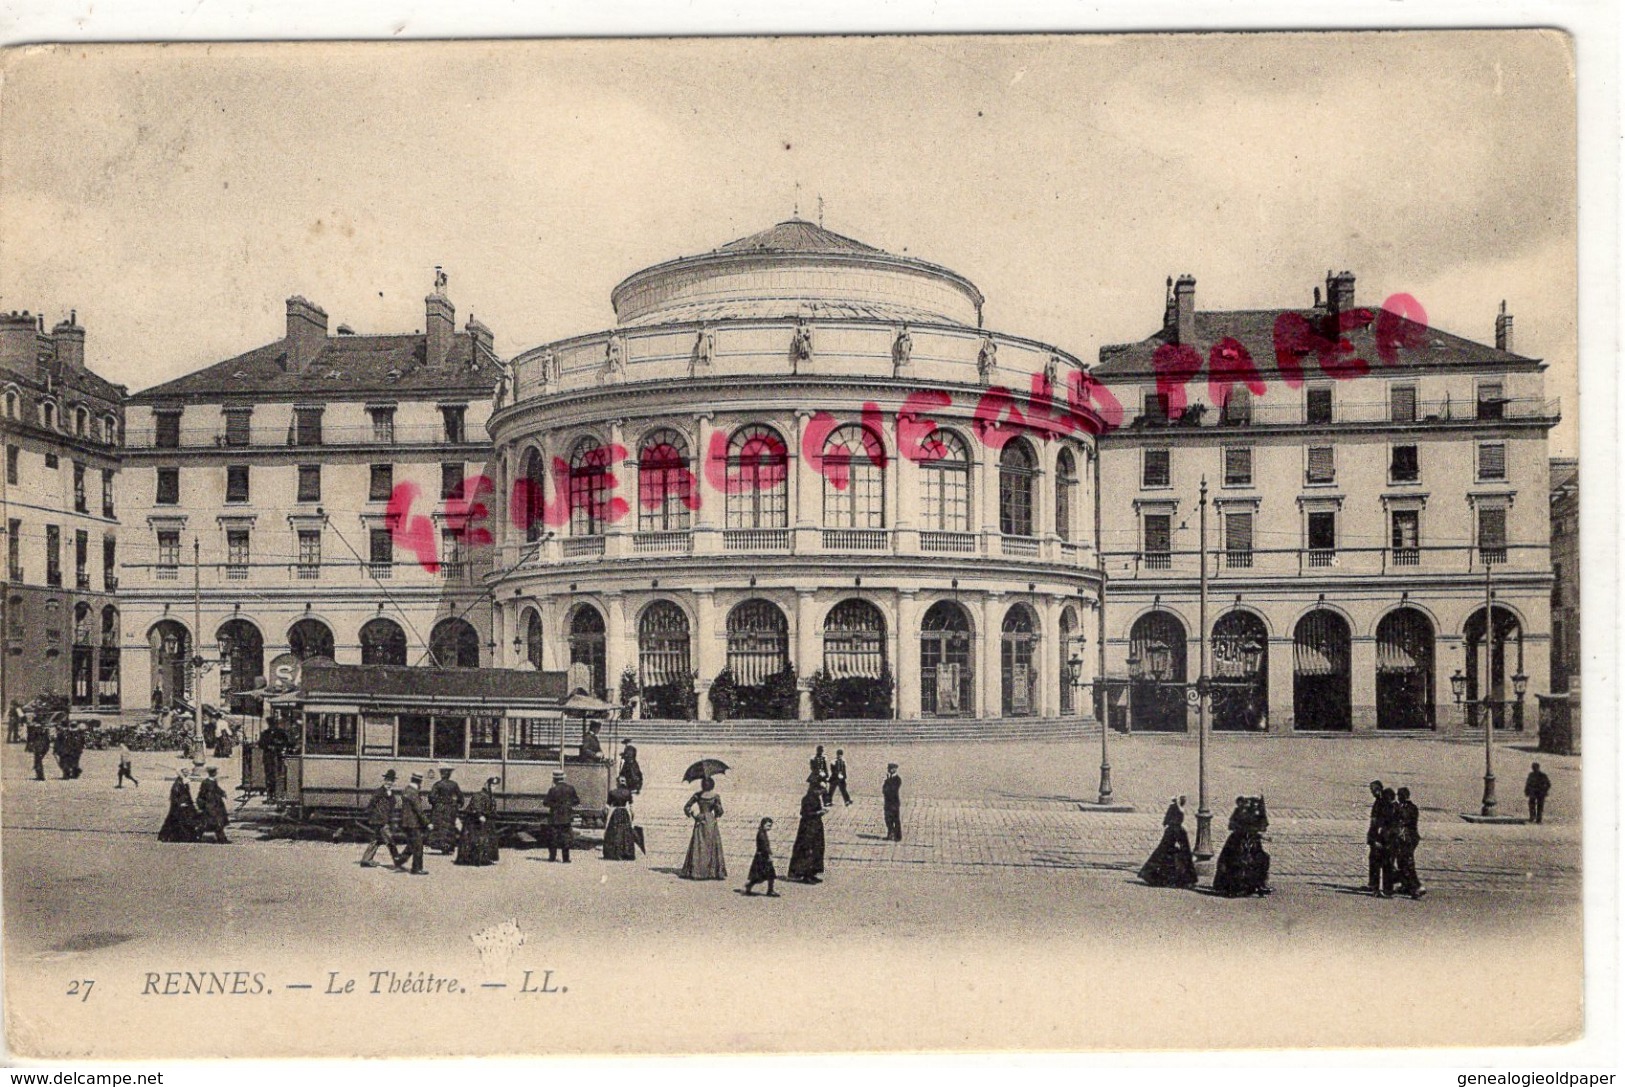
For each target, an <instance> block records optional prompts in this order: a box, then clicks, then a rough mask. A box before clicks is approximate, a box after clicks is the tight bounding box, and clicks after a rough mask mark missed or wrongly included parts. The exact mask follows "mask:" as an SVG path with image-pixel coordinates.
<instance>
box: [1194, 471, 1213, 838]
mask: <svg viewBox="0 0 1625 1087" xmlns="http://www.w3.org/2000/svg"><path fill="white" fill-rule="evenodd" d="M1199 505H1200V509H1201V517H1200V519H1199V523H1200V527H1199V530H1198V531H1199V532H1200V533H1201V544H1200V545H1199V547H1198V548H1197V551H1198V554H1199V555H1200V558H1201V562H1202V577H1201V582H1200V584H1201V595H1200V604H1199V605H1198V608H1197V613H1198V614H1197V626H1198V629H1199V630H1200V631H1201V669H1200V671H1199V672H1198V674H1197V677H1196V691H1195V694H1196V842H1195V844H1194V845H1192V847H1191V854H1192V855H1193V856H1194V857H1195V858H1196V859H1197V860H1199V861H1205V860H1207V859H1209V858H1210V857H1212V856H1213V813H1212V812H1211V811H1209V810H1208V806H1207V703H1208V693H1209V691H1208V675H1207V647H1208V629H1207V477H1206V476H1203V477H1202V497H1201V500H1200V503H1199Z"/></svg>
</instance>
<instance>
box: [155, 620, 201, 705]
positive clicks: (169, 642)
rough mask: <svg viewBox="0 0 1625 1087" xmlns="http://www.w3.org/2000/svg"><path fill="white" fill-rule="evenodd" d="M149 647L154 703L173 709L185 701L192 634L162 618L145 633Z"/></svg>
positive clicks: (174, 622) (177, 624) (173, 621)
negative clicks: (178, 703)
mask: <svg viewBox="0 0 1625 1087" xmlns="http://www.w3.org/2000/svg"><path fill="white" fill-rule="evenodd" d="M147 641H148V643H149V645H150V646H151V648H152V689H153V691H154V698H153V701H154V702H160V701H161V702H162V704H163V705H164V706H173V705H175V704H176V703H177V702H184V701H185V700H186V674H187V671H188V667H187V660H188V659H189V658H190V657H191V656H192V634H191V632H190V631H189V630H187V629H186V628H185V627H183V626H181V624H179V623H177V622H176V621H175V620H173V619H161V620H159V621H158V622H156V623H154V624H153V625H152V629H151V630H149V631H148V632H147Z"/></svg>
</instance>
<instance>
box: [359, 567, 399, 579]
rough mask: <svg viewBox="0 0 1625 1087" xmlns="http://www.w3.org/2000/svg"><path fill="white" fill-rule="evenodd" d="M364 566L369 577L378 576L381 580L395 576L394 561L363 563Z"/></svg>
mask: <svg viewBox="0 0 1625 1087" xmlns="http://www.w3.org/2000/svg"><path fill="white" fill-rule="evenodd" d="M362 567H363V569H365V570H366V571H367V576H368V577H373V578H377V579H378V580H379V581H384V580H387V579H389V578H392V577H394V576H395V564H394V563H393V562H368V563H363V564H362Z"/></svg>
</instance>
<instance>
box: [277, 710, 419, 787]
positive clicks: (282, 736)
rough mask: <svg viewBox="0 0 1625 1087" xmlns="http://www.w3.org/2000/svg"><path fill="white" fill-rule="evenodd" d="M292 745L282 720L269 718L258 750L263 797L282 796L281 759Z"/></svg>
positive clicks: (284, 781)
mask: <svg viewBox="0 0 1625 1087" xmlns="http://www.w3.org/2000/svg"><path fill="white" fill-rule="evenodd" d="M293 746H294V744H293V740H292V738H290V737H289V736H288V733H287V731H286V730H284V729H283V727H282V722H281V721H280V720H278V719H277V718H275V717H273V718H271V721H270V723H269V724H267V725H266V726H265V731H264V732H261V733H260V752H261V754H262V755H263V756H264V758H265V797H266V799H267V800H280V799H281V798H282V790H283V787H284V785H285V784H286V782H287V770H286V768H285V766H284V761H283V760H284V759H285V758H286V756H287V753H288V751H289V750H291V749H292V748H293ZM391 773H393V771H391ZM391 780H394V779H393V778H392V779H391Z"/></svg>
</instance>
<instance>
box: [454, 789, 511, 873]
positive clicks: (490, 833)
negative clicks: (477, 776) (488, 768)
mask: <svg viewBox="0 0 1625 1087" xmlns="http://www.w3.org/2000/svg"><path fill="white" fill-rule="evenodd" d="M501 781H502V779H501V778H499V777H491V778H486V779H485V786H484V787H483V788H482V789H480V791H479V792H477V793H475V794H474V795H473V796H470V797H469V798H468V803H467V804H466V805H464V806H463V833H462V836H461V837H460V838H458V840H457V859H456V860H455V861H453V862H452V863H453V864H465V865H473V866H477V867H483V866H485V865H487V864H495V863H496V862H497V861H498V860H500V859H501V851H500V850H499V849H498V847H497V827H496V814H497V801H496V796H495V795H494V794H493V793H492V792H491V787H492V786H493V785H496V784H498V783H500V782H501Z"/></svg>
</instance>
